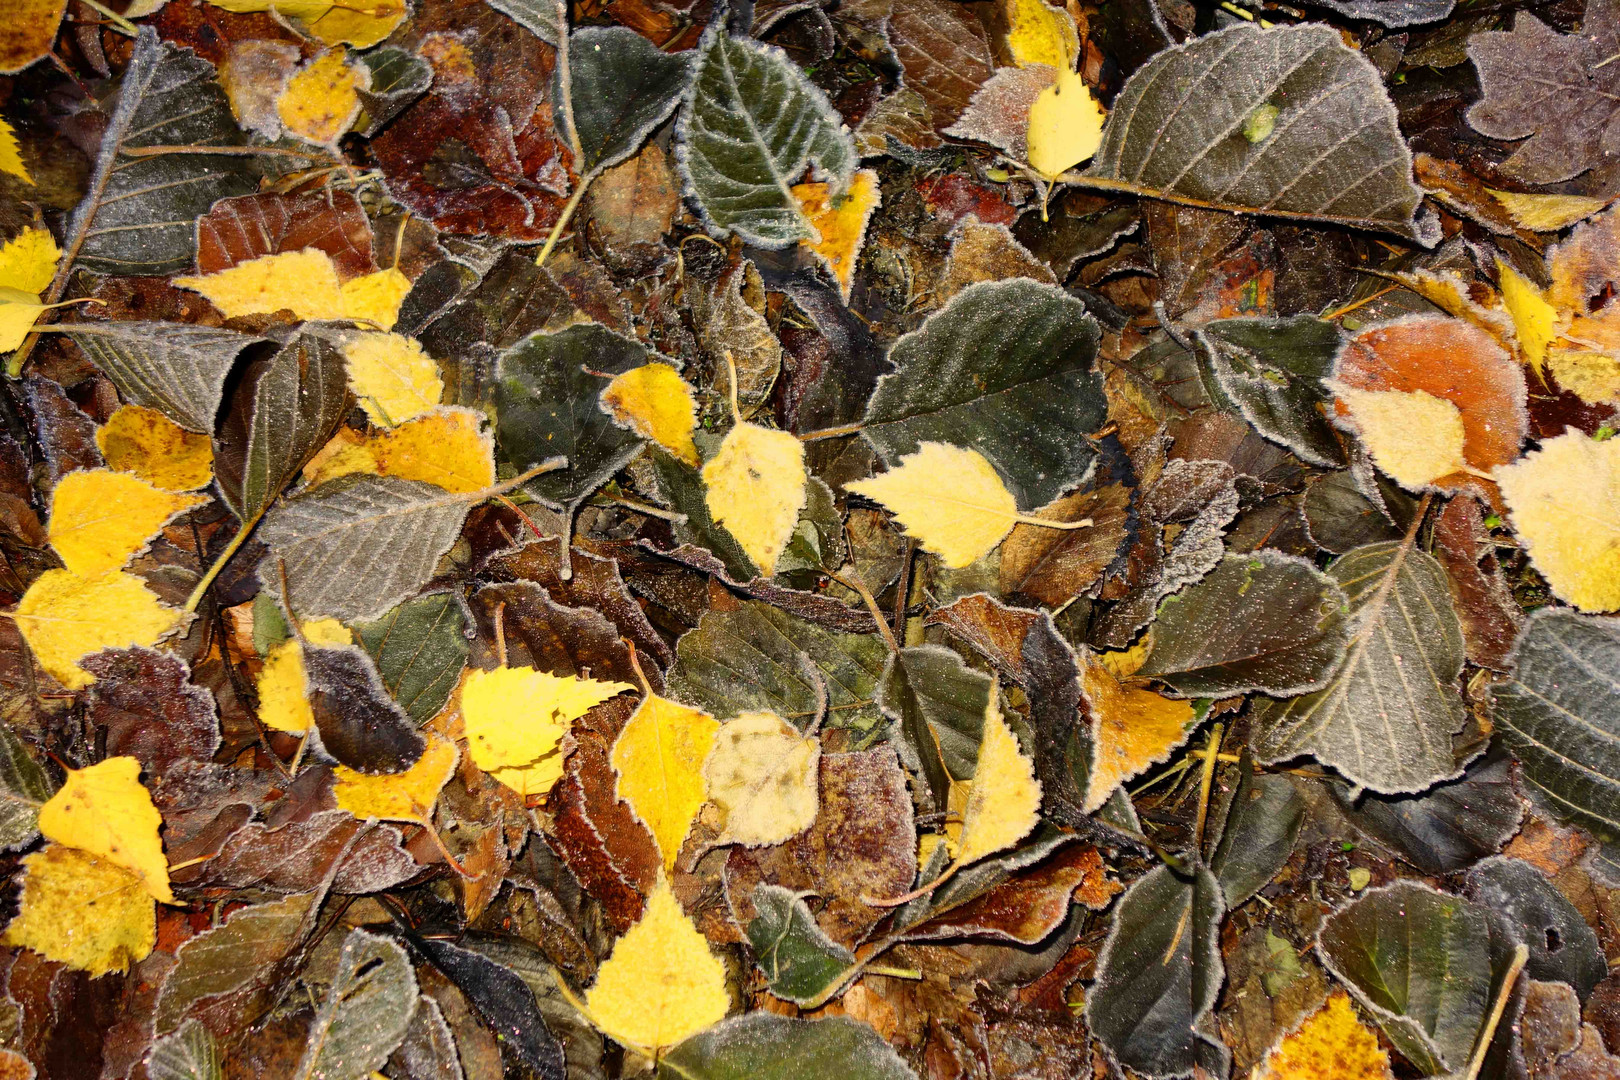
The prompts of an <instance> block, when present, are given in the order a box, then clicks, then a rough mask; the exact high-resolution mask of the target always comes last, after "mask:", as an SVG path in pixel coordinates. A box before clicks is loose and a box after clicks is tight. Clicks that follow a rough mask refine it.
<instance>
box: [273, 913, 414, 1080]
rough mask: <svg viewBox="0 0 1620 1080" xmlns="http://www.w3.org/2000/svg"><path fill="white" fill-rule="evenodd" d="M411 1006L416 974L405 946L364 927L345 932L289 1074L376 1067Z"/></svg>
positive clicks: (312, 1079) (308, 1077) (311, 1077)
mask: <svg viewBox="0 0 1620 1080" xmlns="http://www.w3.org/2000/svg"><path fill="white" fill-rule="evenodd" d="M415 1011H416V976H415V975H414V974H412V972H411V963H410V960H408V959H407V958H406V956H405V950H404V949H402V948H400V947H399V946H398V945H396V944H394V943H393V942H392V941H389V940H388V939H387V938H384V937H379V936H377V935H376V934H373V933H370V932H368V931H365V930H351V931H349V936H348V938H347V939H346V940H345V941H344V942H343V952H342V953H341V954H339V956H338V963H337V974H336V975H335V976H334V977H333V979H332V986H331V989H329V990H328V991H327V992H326V1001H325V1002H323V1003H322V1005H321V1008H320V1011H318V1012H317V1013H316V1014H315V1019H314V1021H313V1022H312V1023H311V1024H310V1032H309V1042H308V1044H307V1045H306V1046H305V1048H304V1057H303V1060H301V1061H300V1062H299V1063H298V1068H297V1070H296V1071H295V1072H294V1073H293V1076H294V1077H296V1078H297V1080H316V1078H322V1080H324V1078H326V1077H339V1076H365V1075H367V1074H368V1073H370V1072H372V1071H374V1070H376V1069H380V1068H382V1066H383V1063H384V1062H386V1061H387V1060H388V1055H389V1054H392V1053H393V1052H394V1047H396V1046H398V1045H399V1043H400V1040H401V1039H403V1038H404V1037H405V1028H406V1027H407V1025H409V1024H410V1022H411V1015H412V1014H413V1013H414V1012H415Z"/></svg>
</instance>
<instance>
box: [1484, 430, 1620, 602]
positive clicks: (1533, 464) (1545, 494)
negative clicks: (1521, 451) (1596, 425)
mask: <svg viewBox="0 0 1620 1080" xmlns="http://www.w3.org/2000/svg"><path fill="white" fill-rule="evenodd" d="M1492 475H1494V476H1495V478H1496V482H1497V484H1498V485H1500V487H1501V489H1502V497H1503V498H1504V499H1506V500H1507V505H1508V512H1509V513H1510V514H1511V516H1512V520H1513V528H1514V530H1515V531H1516V532H1517V533H1518V534H1519V536H1520V537H1521V538H1522V539H1523V541H1524V544H1525V546H1526V547H1527V548H1528V549H1529V551H1530V561H1531V563H1532V564H1533V565H1534V566H1535V568H1536V570H1537V571H1538V572H1539V573H1540V574H1541V576H1542V577H1544V578H1546V579H1547V584H1548V585H1550V586H1552V590H1553V592H1554V593H1555V594H1556V595H1557V596H1558V597H1559V599H1561V600H1565V601H1567V602H1568V603H1571V604H1573V605H1575V606H1576V607H1578V608H1580V609H1581V610H1582V611H1613V610H1614V609H1616V608H1620V439H1612V438H1611V439H1606V440H1603V441H1601V442H1600V441H1598V440H1596V439H1592V438H1588V437H1587V436H1586V435H1584V434H1582V433H1581V432H1579V431H1566V432H1564V434H1562V435H1559V436H1558V437H1556V438H1552V439H1546V440H1543V442H1542V444H1541V449H1539V450H1532V451H1531V452H1530V453H1528V454H1526V455H1525V456H1524V457H1522V458H1520V459H1519V460H1518V461H1516V462H1514V463H1513V464H1511V465H1504V466H1501V467H1499V468H1497V469H1496V471H1495V472H1494V473H1493V474H1492Z"/></svg>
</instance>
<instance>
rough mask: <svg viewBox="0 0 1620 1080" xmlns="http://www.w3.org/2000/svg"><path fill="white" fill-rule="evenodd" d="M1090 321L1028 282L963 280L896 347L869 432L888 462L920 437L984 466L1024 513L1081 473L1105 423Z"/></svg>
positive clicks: (1080, 308)
mask: <svg viewBox="0 0 1620 1080" xmlns="http://www.w3.org/2000/svg"><path fill="white" fill-rule="evenodd" d="M1099 336H1100V331H1099V330H1098V328H1097V323H1096V321H1095V320H1094V319H1092V317H1091V316H1090V315H1089V314H1087V313H1086V307H1085V305H1084V304H1082V303H1081V302H1080V301H1078V300H1076V299H1074V298H1073V297H1072V296H1070V295H1068V294H1067V293H1065V292H1064V291H1063V290H1062V289H1059V288H1057V287H1056V286H1054V285H1042V284H1039V283H1037V282H1034V281H1030V280H1029V279H1027V278H1017V279H1013V280H1011V281H994V282H984V283H981V284H977V285H970V286H969V287H968V288H966V289H963V290H962V291H961V292H959V293H957V294H956V295H955V296H954V297H952V298H951V302H950V303H949V304H946V305H945V307H943V308H942V309H940V310H939V311H936V312H935V313H934V314H933V315H931V316H929V317H928V321H927V322H925V323H923V325H922V327H921V328H920V329H917V330H914V331H912V332H911V333H909V334H906V335H905V336H904V337H902V338H900V340H898V341H896V342H895V343H894V348H893V349H891V350H890V352H889V360H890V361H891V362H892V363H893V364H894V366H895V371H894V372H892V373H890V374H888V375H885V376H883V377H882V378H881V379H880V380H878V385H877V390H876V391H874V392H873V394H872V400H871V402H870V403H869V404H868V405H867V409H866V420H865V427H864V428H863V430H862V434H863V435H865V436H866V439H867V441H869V442H870V443H871V444H872V445H873V446H874V447H876V448H877V451H878V453H880V454H882V455H883V459H884V460H885V461H887V462H888V463H889V464H890V465H894V464H895V463H896V462H898V461H899V459H900V458H901V457H903V456H905V455H906V454H910V453H912V452H914V451H915V450H916V449H917V445H918V444H919V443H921V442H924V441H931V442H943V443H950V444H951V445H953V446H962V447H969V448H971V449H974V450H977V451H978V452H979V453H981V454H983V455H984V456H985V457H986V458H988V459H989V461H990V463H991V464H992V465H994V466H995V467H996V471H997V472H999V473H1000V474H1001V478H1002V479H1003V480H1005V481H1006V482H1007V487H1008V489H1009V490H1010V491H1011V492H1012V493H1013V495H1014V496H1015V497H1016V498H1017V500H1018V505H1019V507H1020V508H1021V509H1024V510H1031V509H1034V508H1035V507H1038V506H1044V505H1045V504H1046V503H1049V502H1051V501H1052V500H1053V499H1055V498H1057V496H1058V495H1059V494H1061V493H1062V492H1063V491H1064V490H1065V489H1067V488H1069V487H1072V486H1073V485H1074V484H1075V483H1076V482H1078V481H1079V480H1080V478H1081V477H1082V476H1084V475H1085V471H1086V469H1087V468H1088V467H1089V466H1090V465H1091V462H1092V459H1093V458H1094V457H1095V456H1096V452H1095V451H1094V450H1092V448H1091V446H1090V445H1089V444H1088V443H1087V442H1086V440H1085V438H1084V436H1086V435H1088V434H1090V433H1091V432H1093V431H1096V430H1097V429H1098V428H1100V427H1102V425H1103V422H1104V420H1105V418H1106V416H1107V411H1108V410H1107V403H1106V402H1105V401H1104V399H1103V393H1102V376H1101V375H1100V374H1098V372H1097V370H1096V359H1097V342H1098V340H1099Z"/></svg>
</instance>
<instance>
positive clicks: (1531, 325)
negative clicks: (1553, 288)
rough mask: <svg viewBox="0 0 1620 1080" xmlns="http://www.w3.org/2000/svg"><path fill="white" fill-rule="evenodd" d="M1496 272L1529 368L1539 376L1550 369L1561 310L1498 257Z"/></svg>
mask: <svg viewBox="0 0 1620 1080" xmlns="http://www.w3.org/2000/svg"><path fill="white" fill-rule="evenodd" d="M1496 273H1497V279H1496V284H1497V287H1498V288H1500V289H1501V290H1502V306H1503V307H1505V308H1506V309H1507V313H1508V315H1509V317H1511V318H1512V319H1513V331H1514V336H1515V337H1516V338H1517V339H1518V342H1519V350H1520V351H1521V352H1522V353H1523V354H1524V360H1525V363H1527V364H1529V365H1530V370H1531V371H1534V372H1535V373H1536V374H1538V375H1539V374H1541V373H1542V372H1543V371H1545V370H1546V368H1547V348H1548V346H1550V345H1551V344H1552V343H1553V341H1555V340H1556V339H1557V337H1558V332H1559V325H1558V324H1559V318H1558V309H1557V308H1555V307H1553V306H1552V305H1551V304H1549V303H1548V302H1547V298H1546V296H1545V295H1544V294H1543V293H1542V291H1541V290H1540V289H1538V288H1536V286H1535V285H1534V284H1533V283H1531V282H1530V281H1529V279H1527V278H1526V277H1525V276H1524V275H1523V274H1521V273H1519V272H1518V271H1517V270H1515V269H1513V267H1511V266H1509V265H1508V264H1507V263H1505V262H1503V261H1502V260H1501V259H1497V260H1496Z"/></svg>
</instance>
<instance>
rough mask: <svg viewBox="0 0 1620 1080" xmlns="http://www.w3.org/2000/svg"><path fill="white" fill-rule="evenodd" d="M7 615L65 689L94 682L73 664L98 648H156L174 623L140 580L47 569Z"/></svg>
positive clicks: (174, 615) (122, 575) (114, 573)
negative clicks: (88, 575) (13, 610)
mask: <svg viewBox="0 0 1620 1080" xmlns="http://www.w3.org/2000/svg"><path fill="white" fill-rule="evenodd" d="M12 617H13V618H14V619H15V620H16V623H17V629H19V630H21V631H22V636H23V639H24V640H25V641H27V642H28V647H29V648H30V649H32V650H34V658H35V659H36V660H38V661H39V666H40V667H42V668H44V669H45V670H46V671H48V672H50V673H51V674H52V675H53V676H55V677H56V679H57V681H58V682H60V683H61V684H62V685H63V686H66V687H67V688H68V689H69V690H80V689H83V688H84V687H86V686H89V685H90V684H91V683H93V682H95V678H94V677H93V676H92V675H90V673H89V672H87V671H85V670H84V669H83V668H81V667H79V666H78V663H77V661H78V660H80V659H82V658H83V657H85V656H88V655H90V654H91V653H93V652H100V651H101V650H102V649H127V648H130V647H131V646H134V645H156V644H157V643H158V642H159V641H161V640H163V638H165V637H167V636H168V634H169V631H171V630H173V629H174V627H175V625H176V623H178V622H179V620H180V612H178V611H175V610H174V609H173V608H170V607H165V606H164V605H163V603H162V602H161V601H160V600H158V598H157V594H155V593H153V592H152V591H151V590H150V589H148V588H147V587H146V583H145V582H143V581H142V580H141V579H140V578H138V577H135V576H133V575H131V574H126V573H124V572H123V571H119V570H115V571H111V572H109V573H104V574H98V575H96V576H95V577H88V578H86V577H80V576H79V575H78V574H75V573H72V572H71V571H68V570H47V571H45V573H43V574H41V575H40V576H39V577H38V578H36V579H35V580H34V583H33V584H32V585H30V586H29V587H28V591H27V592H25V593H24V594H23V597H22V599H21V600H19V601H18V602H17V609H16V611H15V612H13V614H12Z"/></svg>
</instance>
